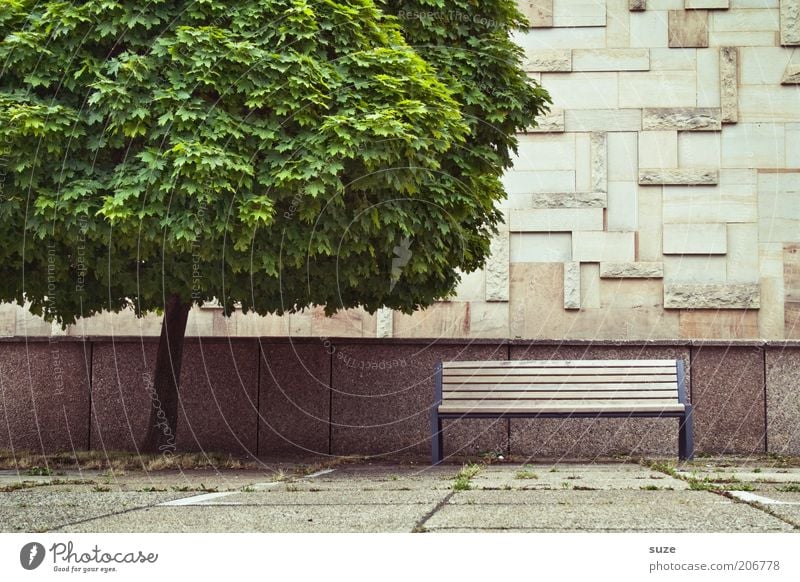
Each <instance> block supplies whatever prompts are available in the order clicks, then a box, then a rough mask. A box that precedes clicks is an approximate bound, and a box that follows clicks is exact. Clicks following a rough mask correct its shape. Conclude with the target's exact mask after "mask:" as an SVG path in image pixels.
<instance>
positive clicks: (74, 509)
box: [0, 488, 186, 532]
mask: <svg viewBox="0 0 800 582" xmlns="http://www.w3.org/2000/svg"><path fill="white" fill-rule="evenodd" d="M184 496H186V494H185V493H175V492H173V493H112V492H103V493H93V492H74V491H54V490H51V491H41V490H39V488H37V489H33V490H22V491H14V492H12V493H4V494H2V495H0V531H3V532H18V531H29V532H31V531H46V530H52V529H55V528H58V527H60V526H62V525H65V524H68V523H75V522H78V521H82V520H85V519H91V518H96V517H100V516H104V515H110V514H114V513H119V512H122V511H128V510H131V509H136V508H141V507H147V506H150V505H157V504H158V503H163V502H164V501H170V500H173V499H179V498H181V497H184Z"/></svg>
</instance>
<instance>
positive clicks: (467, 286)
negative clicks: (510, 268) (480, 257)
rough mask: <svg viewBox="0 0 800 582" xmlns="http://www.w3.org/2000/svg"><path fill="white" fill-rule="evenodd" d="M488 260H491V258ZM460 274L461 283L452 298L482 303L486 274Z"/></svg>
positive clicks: (484, 295)
mask: <svg viewBox="0 0 800 582" xmlns="http://www.w3.org/2000/svg"><path fill="white" fill-rule="evenodd" d="M506 236H507V235H506ZM488 260H491V257H490V259H488ZM506 262H507V261H506ZM459 272H460V271H459ZM460 274H461V282H460V283H459V284H458V286H457V287H456V295H455V297H454V299H455V300H456V301H483V300H484V299H486V273H485V272H484V270H483V269H478V270H477V271H473V272H472V273H462V272H460Z"/></svg>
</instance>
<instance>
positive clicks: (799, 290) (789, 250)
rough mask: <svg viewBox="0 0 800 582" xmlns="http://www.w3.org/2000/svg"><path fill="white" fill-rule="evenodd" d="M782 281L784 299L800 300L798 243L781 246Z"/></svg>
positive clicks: (799, 249)
mask: <svg viewBox="0 0 800 582" xmlns="http://www.w3.org/2000/svg"><path fill="white" fill-rule="evenodd" d="M783 283H784V291H785V293H786V301H790V302H793V303H797V302H800V245H797V244H786V245H784V246H783Z"/></svg>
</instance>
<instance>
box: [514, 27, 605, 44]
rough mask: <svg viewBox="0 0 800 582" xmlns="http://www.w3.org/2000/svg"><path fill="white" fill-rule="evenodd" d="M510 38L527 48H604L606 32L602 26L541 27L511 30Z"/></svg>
mask: <svg viewBox="0 0 800 582" xmlns="http://www.w3.org/2000/svg"><path fill="white" fill-rule="evenodd" d="M511 39H512V40H513V41H514V42H515V43H516V44H518V45H519V46H521V47H522V49H523V50H528V49H537V48H540V49H559V48H566V49H576V48H605V45H606V34H605V30H604V29H603V28H602V27H599V26H598V27H591V28H589V27H580V28H543V29H539V30H535V31H530V32H512V33H511Z"/></svg>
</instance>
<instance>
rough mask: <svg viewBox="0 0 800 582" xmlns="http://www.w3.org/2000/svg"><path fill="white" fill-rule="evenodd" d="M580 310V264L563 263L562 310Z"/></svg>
mask: <svg viewBox="0 0 800 582" xmlns="http://www.w3.org/2000/svg"><path fill="white" fill-rule="evenodd" d="M580 308H581V264H580V263H576V262H569V263H564V309H580Z"/></svg>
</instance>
